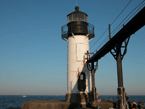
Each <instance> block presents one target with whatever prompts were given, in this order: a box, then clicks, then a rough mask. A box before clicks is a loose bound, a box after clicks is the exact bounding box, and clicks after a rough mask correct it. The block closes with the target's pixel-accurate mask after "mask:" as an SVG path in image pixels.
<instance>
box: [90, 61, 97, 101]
mask: <svg viewBox="0 0 145 109" xmlns="http://www.w3.org/2000/svg"><path fill="white" fill-rule="evenodd" d="M91 64H92V70H91V72H92V93H93V101H94V102H95V101H96V91H95V71H94V62H93V63H91Z"/></svg>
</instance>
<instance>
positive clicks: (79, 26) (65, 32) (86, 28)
mask: <svg viewBox="0 0 145 109" xmlns="http://www.w3.org/2000/svg"><path fill="white" fill-rule="evenodd" d="M72 33H73V34H74V35H87V34H88V33H89V35H88V38H89V40H90V39H92V38H94V37H95V35H94V26H93V25H92V24H89V23H87V25H84V23H73V22H72V23H70V24H66V25H63V26H62V27H61V38H62V39H64V40H68V37H71V36H72Z"/></svg>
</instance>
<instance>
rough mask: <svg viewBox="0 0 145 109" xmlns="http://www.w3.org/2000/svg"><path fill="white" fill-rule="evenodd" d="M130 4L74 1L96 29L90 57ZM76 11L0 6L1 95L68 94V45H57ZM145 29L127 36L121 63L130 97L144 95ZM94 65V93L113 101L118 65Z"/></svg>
mask: <svg viewBox="0 0 145 109" xmlns="http://www.w3.org/2000/svg"><path fill="white" fill-rule="evenodd" d="M129 1H130V0H77V5H78V6H79V9H80V11H82V12H85V13H87V14H88V22H89V23H91V24H93V25H94V27H95V29H94V32H95V38H94V39H93V40H91V41H90V42H89V44H90V48H91V49H90V51H91V52H94V51H95V50H96V49H97V48H98V46H99V45H100V43H101V42H102V41H103V40H104V39H105V38H106V37H107V38H108V30H107V32H106V33H105V34H104V35H103V36H102V37H101V38H100V40H98V38H99V37H100V36H101V35H102V34H103V32H104V31H105V30H106V29H107V28H108V24H111V23H112V22H113V21H114V19H115V18H116V17H117V16H118V15H119V13H120V12H121V11H122V10H123V9H124V7H125V6H126V5H127V4H128V3H129ZM142 1H143V0H132V1H131V2H130V4H129V5H128V7H127V8H126V9H125V10H124V11H123V12H122V14H121V15H120V16H119V17H118V18H117V20H116V21H115V22H114V23H113V24H112V25H111V32H112V31H113V30H114V29H115V28H116V27H117V26H118V25H119V24H120V23H121V22H122V21H123V19H124V18H125V17H126V16H127V15H128V14H129V13H130V12H131V11H132V10H133V9H134V8H135V7H136V6H137V5H139V4H140V3H141V2H142ZM75 6H76V0H0V15H1V16H0V95H65V94H66V92H67V41H64V40H62V39H61V27H62V26H63V25H65V24H67V14H69V13H71V12H73V11H75ZM144 6H145V5H144ZM121 25H123V24H121ZM122 27H123V26H121V28H122ZM121 28H120V29H121ZM144 29H145V27H142V28H141V29H140V30H139V31H137V32H136V33H135V34H133V35H132V36H131V38H130V41H129V44H128V47H127V54H126V55H125V56H124V59H123V61H122V67H123V80H124V81H123V83H124V87H125V91H126V93H127V94H128V95H145V84H144V83H145V79H144V78H145V50H144V47H145V38H144V36H145V31H144ZM118 30H119V29H118ZM116 32H117V31H116ZM111 35H112V36H111V37H113V33H112V34H111ZM114 35H115V33H114ZM97 40H98V41H97ZM96 41H97V42H96ZM106 41H107V40H106ZM95 42H96V43H95ZM94 43H95V45H94ZM103 44H105V42H103V43H101V45H103ZM93 45H94V46H93ZM100 47H101V46H100ZM98 49H99V48H98ZM98 49H97V50H98ZM98 64H99V67H98V70H97V71H96V73H95V86H96V88H97V93H98V94H99V95H117V87H118V82H117V67H116V60H115V59H114V58H113V56H112V55H111V54H110V53H108V54H106V55H105V56H104V57H103V58H101V59H100V60H99V61H98Z"/></svg>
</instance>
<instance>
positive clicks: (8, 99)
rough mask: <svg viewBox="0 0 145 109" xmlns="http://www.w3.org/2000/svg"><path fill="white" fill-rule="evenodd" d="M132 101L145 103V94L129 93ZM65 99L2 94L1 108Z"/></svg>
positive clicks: (107, 96)
mask: <svg viewBox="0 0 145 109" xmlns="http://www.w3.org/2000/svg"><path fill="white" fill-rule="evenodd" d="M128 96H129V97H130V98H129V100H130V101H136V102H139V101H140V100H141V101H142V102H143V103H145V96H144V95H142V96H141V95H140V96H134V95H128ZM51 99H53V100H65V95H58V96H55V95H26V97H23V96H22V95H0V109H21V105H22V103H23V102H26V101H30V100H51ZM98 99H105V100H108V99H112V100H116V99H117V96H115V95H100V96H99V97H98Z"/></svg>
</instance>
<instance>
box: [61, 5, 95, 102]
mask: <svg viewBox="0 0 145 109" xmlns="http://www.w3.org/2000/svg"><path fill="white" fill-rule="evenodd" d="M67 22H68V23H67V24H66V25H64V26H62V27H61V31H62V34H61V38H62V39H63V40H65V41H67V42H68V54H67V93H66V101H67V102H81V103H86V102H89V101H90V100H91V99H92V98H91V97H92V96H91V95H92V75H91V72H90V71H89V70H88V68H87V63H86V61H87V55H86V53H87V52H89V41H90V40H91V39H93V38H94V37H95V35H94V26H93V25H92V24H89V23H88V15H87V14H86V13H84V12H81V11H79V7H78V6H76V7H75V11H74V12H72V13H70V14H68V15H67Z"/></svg>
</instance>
